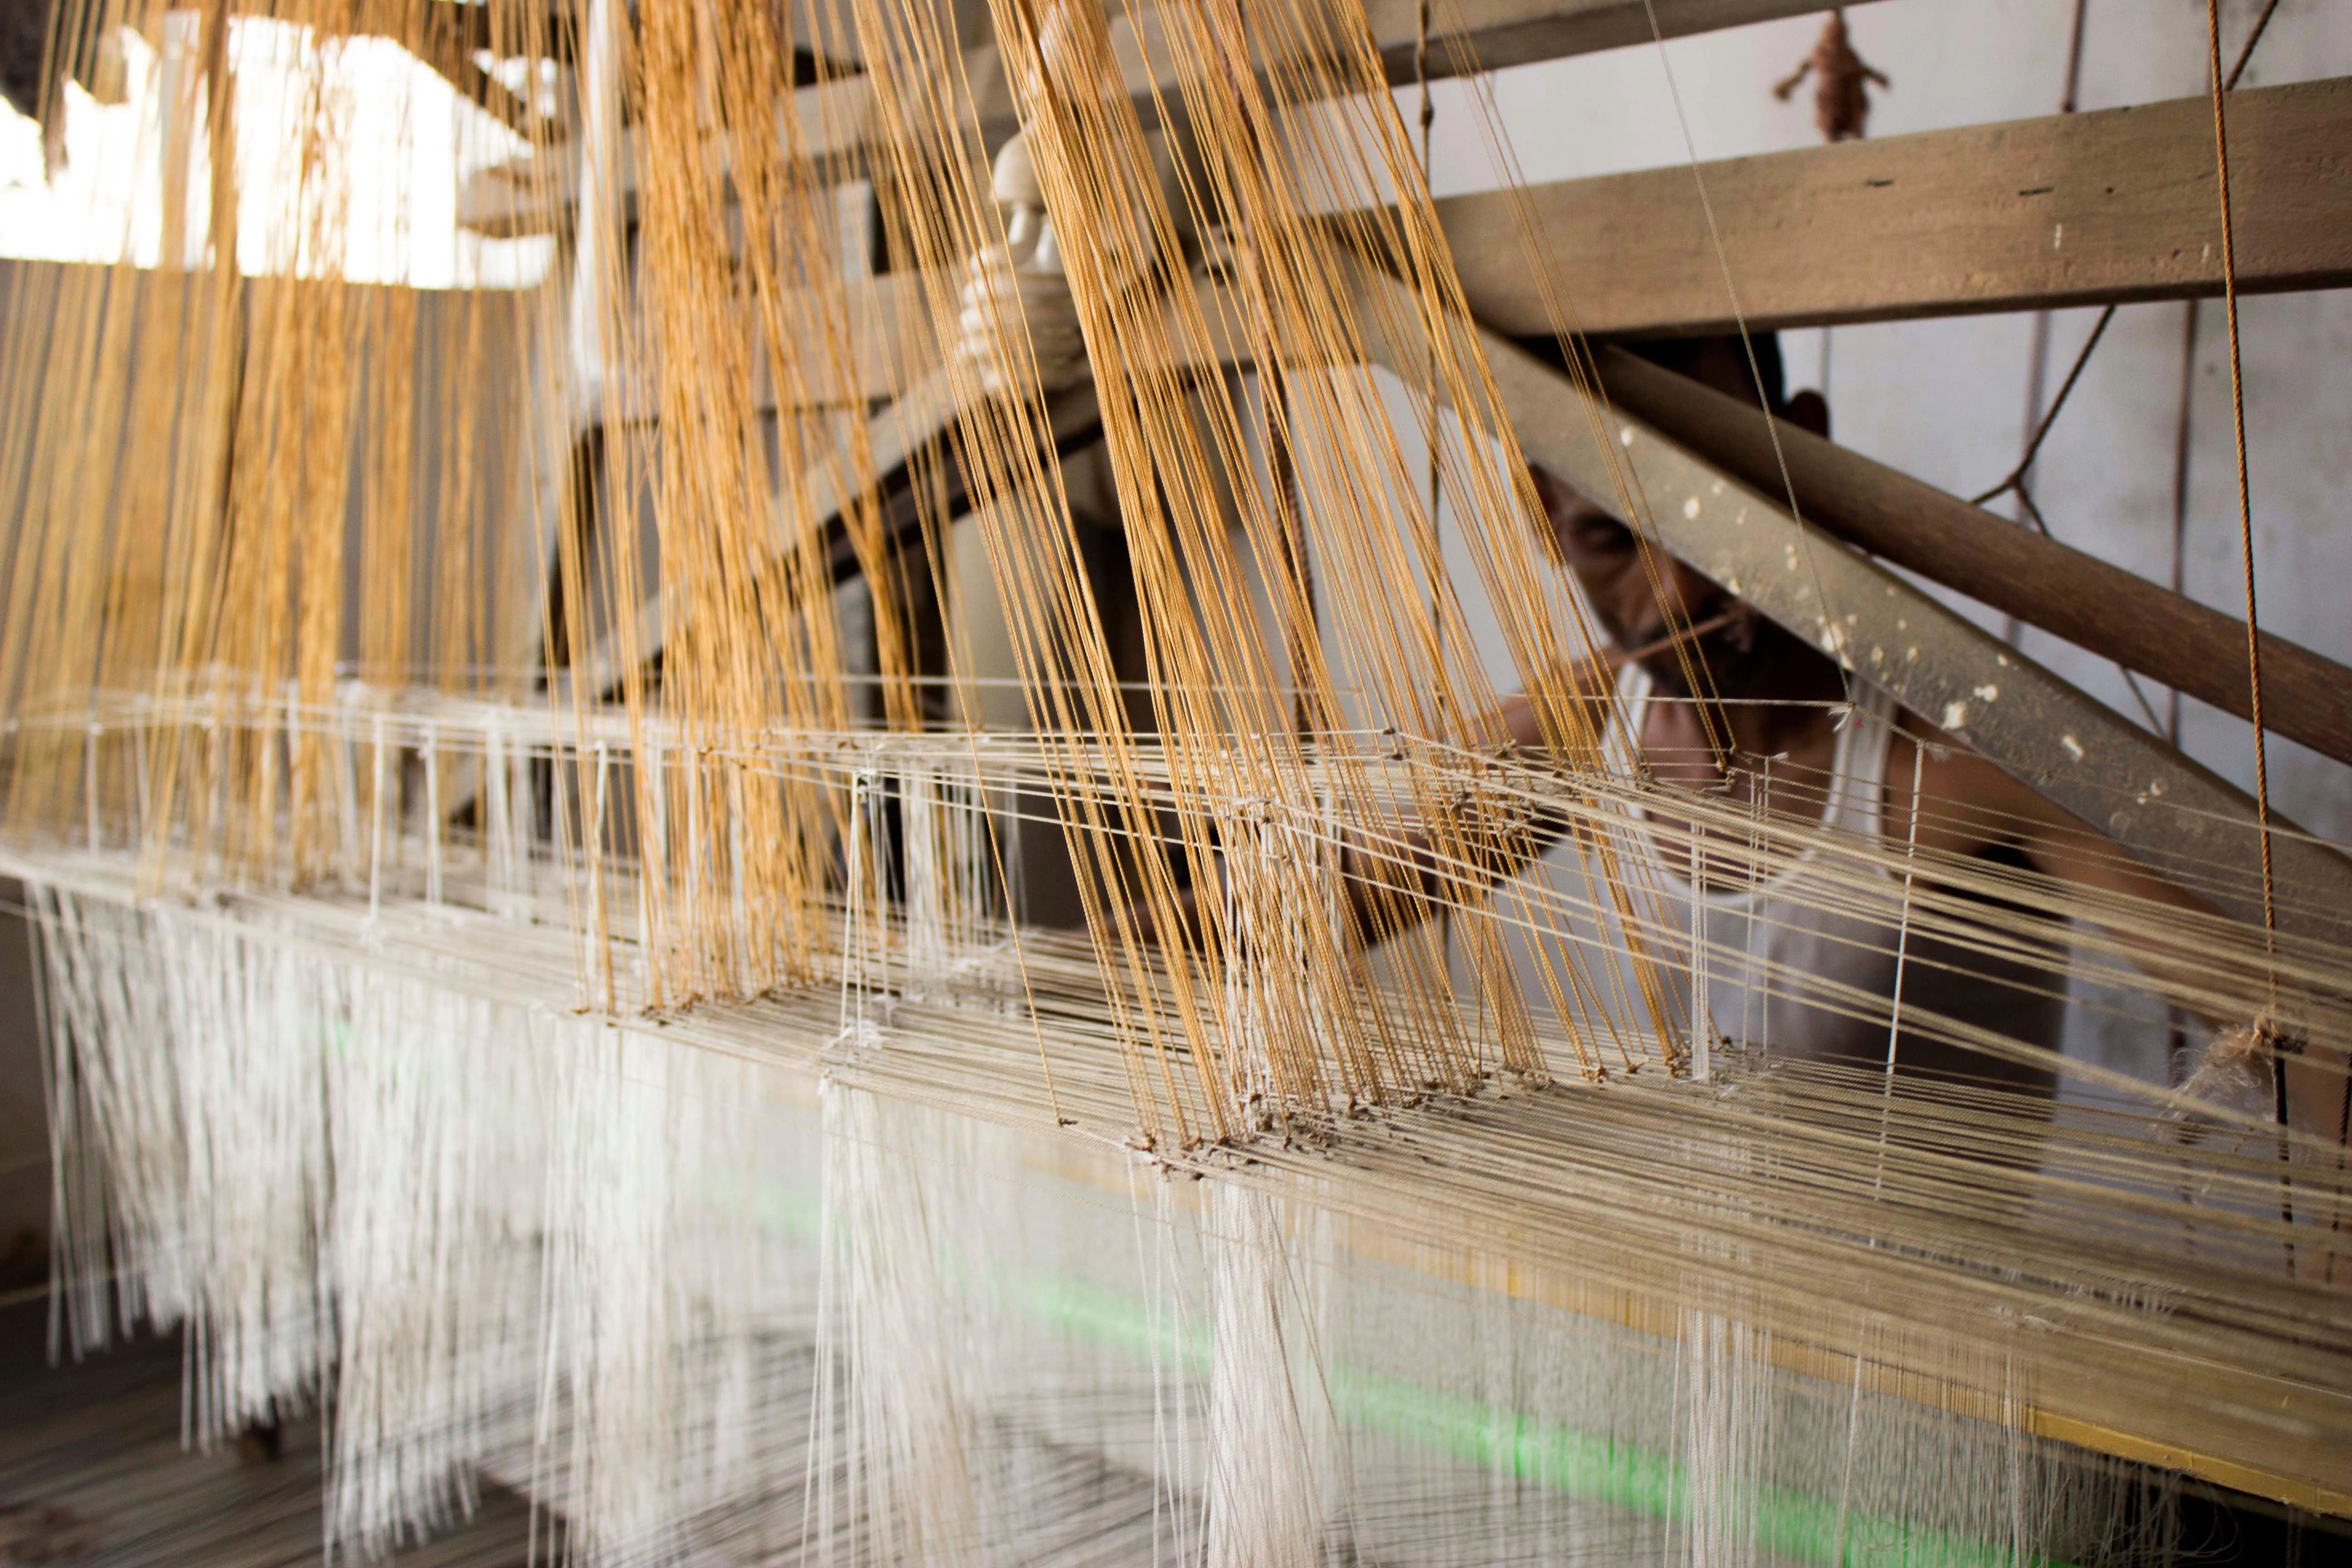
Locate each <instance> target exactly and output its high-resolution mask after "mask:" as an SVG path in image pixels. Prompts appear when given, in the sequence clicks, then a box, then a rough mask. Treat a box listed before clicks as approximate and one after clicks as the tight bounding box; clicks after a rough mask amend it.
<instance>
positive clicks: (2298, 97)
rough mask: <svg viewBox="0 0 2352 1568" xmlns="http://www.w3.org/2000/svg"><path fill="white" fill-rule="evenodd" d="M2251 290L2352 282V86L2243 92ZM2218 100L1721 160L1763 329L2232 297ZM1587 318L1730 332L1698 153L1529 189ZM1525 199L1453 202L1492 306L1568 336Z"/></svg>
mask: <svg viewBox="0 0 2352 1568" xmlns="http://www.w3.org/2000/svg"><path fill="white" fill-rule="evenodd" d="M2229 115H2230V163H2231V167H2230V177H2231V196H2232V205H2234V207H2235V209H2236V218H2237V250H2238V280H2239V289H2240V290H2241V291H2242V292H2246V293H2262V292H2269V291H2276V290H2282V289H2322V288H2340V287H2343V286H2344V285H2345V284H2347V283H2352V155H2347V149H2352V79H2345V78H2339V79H2335V80H2330V81H2317V82H2305V83H2299V84H2297V85H2294V86H2290V87H2273V88H2254V89H2244V90H2241V91H2239V92H2236V93H2233V94H2231V97H2230V100H2229ZM2213 171H2214V163H2213V110H2212V105H2211V102H2210V100H2207V99H2204V98H2192V99H2180V100H2174V101H2171V102H2167V103H2157V104H2149V105H2147V106H2145V107H2141V108H2137V109H2116V110H2101V111H2099V112H2096V113H2091V114H2073V115H2053V116H2051V117H2049V118H2047V119H2042V120H2023V121H2011V122H2009V123H2006V124H2000V125H1982V126H1972V127H1969V128H1968V129H1965V130H1958V131H1934V132H1923V133H1921V134H1919V135H1916V136H1896V137H1889V138H1887V139H1886V140H1885V141H1880V142H1839V143H1837V144H1835V145H1833V146H1827V147H1812V148H1807V149H1804V150H1802V151H1800V152H1794V153H1768V154H1765V155H1762V156H1759V157H1753V158H1734V159H1728V160H1726V161H1723V162H1720V163H1706V164H1702V165H1701V166H1700V168H1699V171H1698V173H1699V174H1700V175H1701V176H1702V177H1703V178H1704V179H1705V181H1706V194H1707V198H1708V200H1709V201H1710V202H1711V203H1712V205H1713V207H1714V211H1715V217H1716V223H1717V228H1718V230H1719V232H1720V233H1721V235H1722V238H1723V249H1724V255H1725V258H1727V262H1728V265H1729V268H1730V272H1731V277H1732V279H1733V281H1734V283H1736V285H1737V286H1738V292H1739V304H1740V308H1741V310H1742V311H1744V312H1745V314H1746V317H1747V321H1748V325H1749V326H1750V327H1752V328H1758V329H1764V328H1778V327H1796V326H1808V325H1817V324H1820V323H1822V322H1832V321H1836V322H1843V321H1894V320H1900V319H1903V318H1906V317H1915V316H1944V315H1960V314H1967V313H1970V312H1976V311H1990V310H2028V309H2040V308H2042V307H2051V306H2066V305H2091V304H2104V303H2107V302H2110V301H2116V300H2170V299H2189V298H2193V297H2198V296H2202V295H2209V294H2219V293H2220V292H2221V226H2220V219H2219V206H2218V203H2217V201H2216V199H2215V195H2214V180H2213ZM1519 199H1523V200H1525V201H1526V202H1527V203H1528V209H1529V210H1530V211H1531V212H1532V213H1533V215H1534V216H1535V218H1536V220H1537V222H1538V225H1539V231H1540V233H1541V235H1542V237H1543V246H1544V250H1545V252H1546V259H1547V263H1548V265H1549V268H1551V274H1552V277H1553V279H1555V280H1556V286H1557V287H1558V289H1559V295H1560V297H1562V298H1565V299H1566V300H1570V303H1571V308H1572V309H1573V310H1574V311H1575V313H1576V318H1577V319H1576V321H1575V322H1574V323H1573V324H1574V325H1576V326H1578V327H1580V329H1581V330H1583V331H1589V332H1594V333H1607V334H1624V335H1643V334H1669V333H1691V332H1711V331H1728V330H1730V328H1731V327H1732V324H1733V312H1732V309H1731V304H1730V296H1729V295H1728V294H1727V291H1726V289H1725V287H1724V278H1723V265H1722V263H1720V262H1718V260H1717V255H1716V250H1715V247H1714V245H1713V244H1712V243H1711V242H1710V240H1709V238H1708V235H1707V227H1706V213H1705V211H1704V209H1703V208H1702V207H1701V205H1700V202H1699V196H1698V190H1697V186H1696V182H1695V181H1694V179H1693V177H1692V172H1691V170H1690V169H1689V168H1687V167H1682V168H1671V169H1654V170H1648V171H1644V172H1643V173H1639V174H1612V175H1607V176H1604V177H1601V178H1598V179H1590V180H1576V181H1568V182H1562V183H1560V184H1552V185H1543V186H1537V187H1533V188H1531V189H1528V190H1527V191H1525V192H1524V193H1522V194H1521V197H1520V198H1519ZM1513 202H1514V196H1513V195H1512V194H1511V193H1508V192H1492V193H1482V194H1479V195H1467V196H1455V197H1450V198H1448V199H1446V200H1444V201H1441V202H1440V203H1438V213H1439V216H1440V218H1441V220H1442V221H1443V222H1444V225H1445V231H1446V236H1447V237H1448V238H1449V239H1450V240H1451V241H1452V243H1453V248H1454V260H1455V265H1456V266H1457V267H1458V268H1460V270H1461V274H1462V281H1463V286H1464V288H1465V289H1466V290H1467V292H1468V295H1469V300H1470V309H1471V311H1472V313H1473V314H1475V316H1477V318H1478V319H1479V321H1482V322H1484V323H1485V324H1486V325H1487V326H1489V327H1491V328H1493V329H1495V330H1496V331H1500V332H1505V333H1508V334H1512V335H1516V336H1526V335H1529V334H1534V333H1549V332H1550V331H1553V330H1554V324H1553V323H1552V322H1551V321H1549V319H1548V317H1547V314H1546V310H1545V307H1544V301H1543V295H1542V292H1541V290H1540V289H1538V279H1537V277H1536V274H1535V272H1534V270H1533V268H1532V266H1531V264H1530V261H1529V258H1528V254H1527V247H1525V246H1524V245H1523V244H1522V243H1521V239H1520V232H1521V231H1520V229H1519V227H1518V220H1517V217H1516V216H1515V214H1514V212H1513Z"/></svg>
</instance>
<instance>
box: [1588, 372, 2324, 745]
mask: <svg viewBox="0 0 2352 1568" xmlns="http://www.w3.org/2000/svg"><path fill="white" fill-rule="evenodd" d="M1596 358H1597V359H1598V361H1599V363H1600V367H1601V384H1602V385H1603V386H1604V387H1605V388H1606V389H1607V391H1608V394H1609V398H1610V401H1611V402H1612V403H1614V404H1616V405H1619V406H1620V407H1622V408H1623V409H1625V410H1626V411H1627V412H1628V413H1631V414H1633V415H1635V416H1639V417H1640V418H1642V419H1643V420H1645V421H1646V422H1648V423H1649V424H1651V425H1654V426H1657V428H1658V429H1659V430H1661V431H1662V432H1664V434H1666V435H1667V436H1670V437H1673V438H1674V439H1675V440H1676V441H1678V442H1680V443H1682V444H1683V445H1684V446H1685V447H1689V448H1690V449H1691V450H1692V451H1693V452H1694V453H1696V454H1697V455H1699V456H1701V457H1703V458H1706V460H1708V461H1710V462H1712V463H1714V464H1716V465H1717V466H1718V467H1720V468H1724V469H1725V470H1726V471H1727V472H1729V473H1731V474H1733V475H1735V476H1737V477H1738V478H1739V479H1742V480H1744V481H1746V482H1747V483H1748V484H1750V485H1753V486H1755V487H1756V488H1757V489H1759V490H1761V491H1762V492H1763V493H1765V494H1766V495H1769V496H1776V497H1777V496H1780V495H1781V494H1782V493H1783V487H1782V483H1781V479H1780V465H1779V463H1778V461H1776V459H1775V458H1774V456H1773V451H1772V441H1771V437H1770V436H1769V434H1768V433H1767V431H1766V429H1765V423H1764V416H1763V415H1762V414H1761V413H1760V412H1759V410H1758V409H1757V408H1756V407H1754V406H1753V405H1750V404H1748V403H1743V402H1741V401H1739V400H1738V399H1737V398H1732V397H1727V396H1726V395H1723V394H1722V393H1719V392H1717V391H1716V390H1715V389H1714V388H1712V387H1708V386H1703V385H1701V384H1699V383H1697V382H1695V381H1693V380H1691V379H1690V378H1689V377H1687V376H1682V375H1677V374H1675V373H1673V372H1672V371H1668V370H1662V369H1660V368H1659V367H1658V366H1656V365H1654V364H1652V363H1649V362H1648V361H1646V360H1643V359H1640V358H1637V357H1635V356H1634V355H1633V354H1631V353H1626V352H1625V351H1624V350H1623V349H1620V348H1614V347H1603V348H1601V349H1600V350H1599V351H1598V353H1597V354H1596ZM1778 425H1779V427H1780V450H1781V452H1782V453H1783V454H1784V455H1785V456H1786V458H1787V459H1788V465H1789V484H1790V486H1791V487H1793V488H1794V489H1795V490H1796V496H1797V504H1798V507H1799V509H1800V510H1801V511H1802V512H1803V514H1804V517H1805V521H1807V522H1810V523H1813V524H1816V525H1818V526H1820V527H1821V528H1822V529H1824V530H1826V531H1829V532H1831V533H1834V534H1836V535H1837V536H1838V537H1839V538H1841V539H1843V540H1845V541H1847V542H1849V543H1852V544H1855V545H1858V546H1860V547H1861V548H1862V549H1864V550H1866V551H1869V552H1871V553H1872V554H1874V555H1877V556H1879V557H1881V558H1882V559H1884V560H1886V561H1889V562H1892V563H1894V564H1895V565H1897V566H1902V567H1905V568H1906V569H1908V570H1910V571H1913V572H1916V573H1918V574H1920V575H1921V576H1923V577H1927V578H1928V579H1930V580H1932V581H1934V582H1937V583H1940V584H1943V585H1944V586H1946V587H1948V588H1953V589H1957V590H1958V591H1959V592H1960V593H1963V594H1966V595H1968V596H1969V597H1970V598H1972V599H1975V600H1977V601H1979V603H1981V604H1985V605H1990V606H1991V607H1992V608H1994V609H1996V610H1999V611H2000V612H2001V613H2003V614H2004V615H2011V616H2016V617H2017V618H2018V619H2019V620H2021V621H2024V622H2026V623H2028V624H2029V625H2032V626H2039V627H2041V628H2042V630H2043V631H2046V632H2048V633H2050V634H2051V635H2052V636H2053V637H2063V638H2064V639H2065V640H2066V641H2068V642H2070V643H2073V644H2074V645H2075V646H2076V647H2081V648H2084V649H2086V650H2088V651H2089V652H2092V653H2095V654H2097V655H2099V656H2100V657H2101V658H2111V659H2114V660H2115V661H2116V663H2117V664H2120V665H2122V666H2123V667H2124V668H2126V669H2129V670H2132V671H2135V672H2136V673H2137V674H2140V675H2145V676H2147V677H2149V678H2150V679H2156V680H2159V681H2162V682H2163V683H2164V684H2165V685H2167V686H2169V687H2172V688H2173V689H2176V690H2178V691H2180V692H2183V693H2185V694H2186V695H2188V696H2190V697H2194V698H2196V699H2197V700H2199V701H2200V702H2206V703H2210V704H2211V705H2212V706H2213V707H2216V708H2219V709H2221V710H2225V711H2227V712H2231V713H2234V714H2236V715H2237V716H2238V717H2239V718H2241V719H2243V718H2246V717H2248V712H2247V710H2248V701H2247V683H2246V624H2245V622H2243V621H2242V620H2238V619H2236V618H2234V617H2232V616H2226V615H2223V614H2222V613H2221V612H2220V611H2219V610H2213V609H2208V608H2207V607H2206V606H2204V605H2200V604H2198V603H2196V602H2195V601H2193V600H2191V599H2188V598H2184V597H2182V596H2181V595H2178V594H2175V593H2173V592H2172V591H2171V590H2169V589H2168V588H2164V587H2160V586H2158V584H2154V583H2151V582H2149V581H2147V579H2146V578H2144V577H2138V576H2135V575H2134V574H2131V573H2129V572H2126V571H2124V570H2123V569H2122V568H2121V567H2117V566H2111V565H2109V564H2108V563H2105V562H2104V561H2101V560H2100V559H2098V558H2097V557H2096V556H2094V555H2086V554H2084V552H2082V551H2079V550H2074V549H2071V548H2069V547H2068V546H2066V545H2063V544H2061V543H2059V542H2057V541H2055V540H2053V539H2047V538H2044V537H2043V536H2042V535H2041V534H2039V533H2036V532H2034V531H2032V530H2031V529H2028V528H2023V527H2021V526H2019V525H2018V524H2016V523H2013V522H2011V521H2009V520H2008V519H2007V518H2003V517H1998V516H1995V515H1994V514H1993V513H1991V512H1989V511H1986V510H1982V509H1980V508H1978V507H1973V506H1970V505H1969V503H1968V502H1966V501H1964V500H1959V499H1958V497H1956V496H1951V495H1947V494H1946V493H1945V492H1944V491H1942V490H1939V489H1936V488H1935V487H1934V486H1932V485H1927V484H1923V483H1921V482H1920V481H1919V480H1917V479H1913V478H1911V477H1910V476H1909V475H1907V474H1903V473H1899V472H1897V471H1896V470H1895V469H1893V468H1888V467H1886V466H1885V464H1883V463H1874V462H1873V461H1871V460H1870V459H1869V458H1864V457H1862V456H1860V455H1858V454H1856V453H1853V452H1849V451H1847V450H1846V449H1845V448H1844V447H1839V446H1836V445H1834V444H1832V442H1829V441H1825V440H1823V439H1822V438H1821V437H1818V436H1815V435H1812V434H1811V432H1809V431H1805V430H1801V429H1799V428H1798V427H1797V426H1794V425H1791V424H1790V423H1789V422H1788V421H1787V420H1785V419H1783V420H1780V421H1778ZM2262 648H2263V719H2264V721H2265V722H2266V725H2267V727H2268V728H2269V729H2270V730H2272V731H2274V732H2275V733H2278V734H2281V735H2284V736H2286V737H2287V738H2288V739H2289V740H2292V741H2298V742H2302V743H2303V744H2304V745H2306V746H2309V747H2311V748H2312V749H2313V750H2314V751H2316V752H2324V753H2326V755H2328V756H2330V757H2333V758H2335V759H2336V761H2337V762H2340V763H2352V668H2346V667H2345V666H2343V665H2340V664H2338V663H2336V661H2335V660H2333V659H2330V658H2322V657H2321V656H2320V655H2318V654H2315V653H2313V652H2312V651H2311V650H2310V649H2308V648H2305V647H2299V646H2297V645H2296V644H2294V643H2291V642H2287V641H2285V640H2284V639H2283V638H2281V637H2273V636H2272V635H2271V634H2269V633H2267V632H2265V633H2264V634H2263V639H2262Z"/></svg>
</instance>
